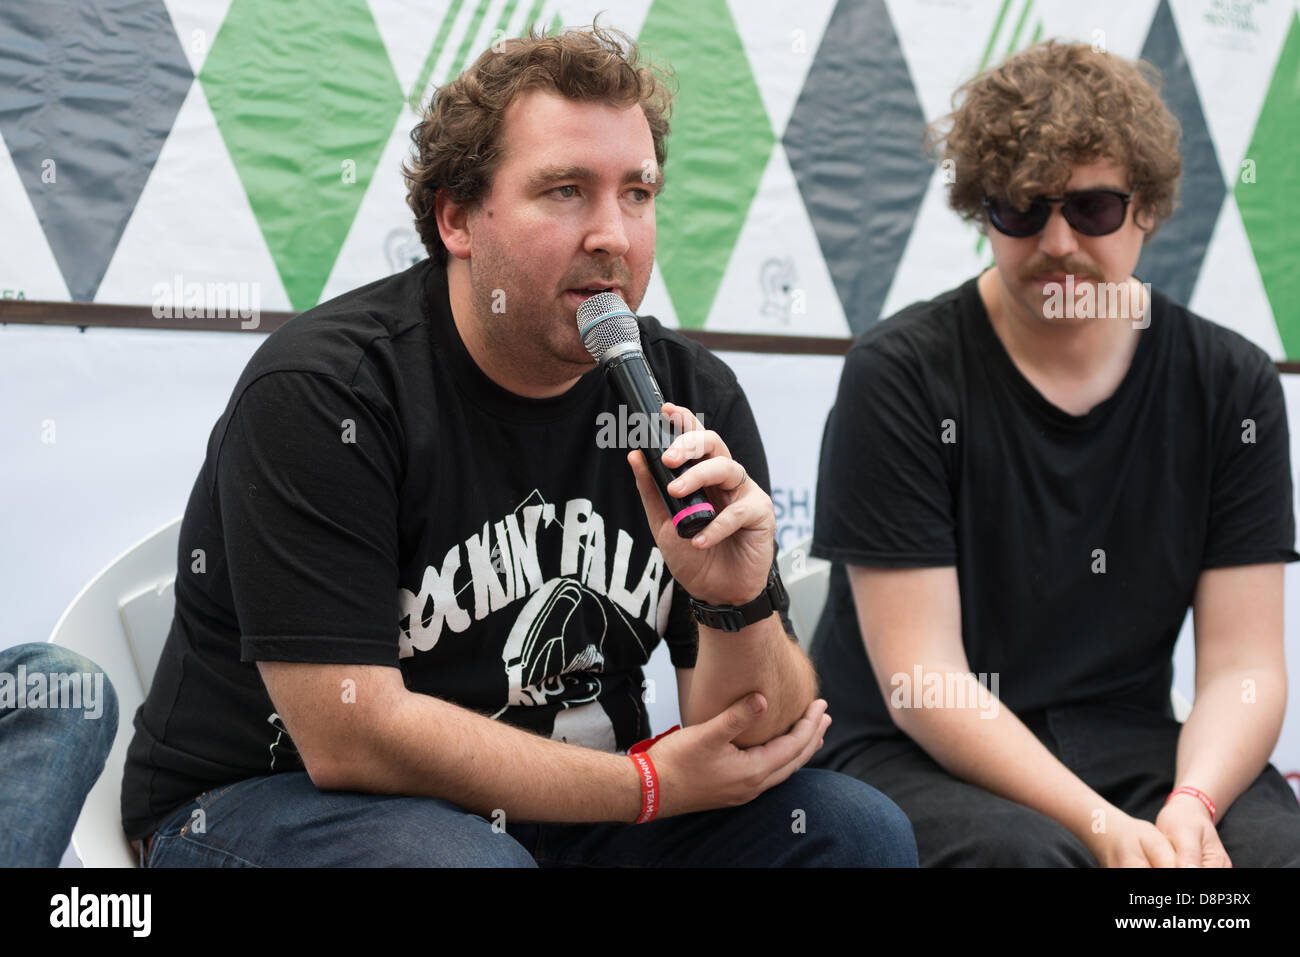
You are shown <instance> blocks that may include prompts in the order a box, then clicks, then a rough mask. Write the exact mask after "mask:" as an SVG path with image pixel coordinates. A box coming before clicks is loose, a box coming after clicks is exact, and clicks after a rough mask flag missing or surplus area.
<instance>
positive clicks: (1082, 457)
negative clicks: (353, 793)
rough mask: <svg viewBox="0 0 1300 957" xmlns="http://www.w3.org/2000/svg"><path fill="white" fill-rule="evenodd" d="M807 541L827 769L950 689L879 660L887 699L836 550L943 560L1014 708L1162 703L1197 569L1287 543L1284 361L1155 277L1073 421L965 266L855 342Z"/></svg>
mask: <svg viewBox="0 0 1300 957" xmlns="http://www.w3.org/2000/svg"><path fill="white" fill-rule="evenodd" d="M813 536H814V543H813V548H812V552H813V554H814V555H817V556H819V557H822V558H828V559H831V560H832V561H833V562H834V563H835V564H834V565H833V567H832V572H831V583H830V591H829V595H828V598H827V602H826V610H825V613H824V614H823V616H822V619H821V622H820V623H819V626H818V628H817V632H816V635H815V637H814V640H813V649H812V654H813V660H814V662H815V663H816V665H817V668H818V671H819V672H820V674H821V676H822V679H823V689H822V694H823V696H824V697H825V698H826V699H827V701H828V702H829V704H830V711H831V713H832V714H833V715H834V717H835V721H834V723H833V724H832V725H831V727H830V729H829V730H828V732H827V734H826V746H825V748H823V749H822V751H820V752H819V753H818V754H817V756H816V758H815V760H816V762H817V763H819V764H821V765H823V766H825V767H831V768H840V767H843V766H844V764H845V762H846V761H847V760H848V759H849V758H851V757H852V756H853V755H854V754H855V753H856V752H857V751H858V750H859V749H860V748H861V747H862V746H863V745H864V744H866V743H868V742H870V741H872V740H876V739H878V738H881V737H892V736H894V735H896V734H898V733H899V732H898V731H897V730H896V727H895V725H894V723H893V722H892V721H891V719H890V716H889V708H890V707H891V706H898V707H918V706H919V707H928V706H932V705H933V704H938V703H942V702H943V700H944V699H943V697H942V694H941V693H940V691H939V689H940V688H946V687H948V683H949V682H948V677H947V676H937V675H929V674H918V668H917V667H913V668H912V670H911V672H910V673H907V674H902V673H900V674H899V675H889V676H885V677H886V679H887V680H886V681H885V686H886V687H887V688H889V689H890V702H889V703H887V702H886V700H885V698H884V697H883V696H882V694H881V692H880V690H879V686H878V685H877V682H876V679H875V677H874V676H873V672H872V668H871V665H870V663H869V661H868V658H867V654H866V650H865V648H864V646H863V641H862V635H861V632H860V630H859V627H858V620H857V614H856V608H855V605H854V601H853V594H852V591H851V589H850V587H849V582H848V576H847V574H846V572H845V568H844V566H845V565H860V566H867V567H877V568H910V567H918V568H919V567H926V566H955V567H956V570H957V578H958V584H959V589H960V600H961V631H962V634H961V637H962V644H963V646H964V648H965V651H966V657H967V661H968V664H969V666H970V669H971V671H972V672H973V673H975V674H976V676H977V678H978V677H979V676H981V675H983V676H984V678H983V679H982V680H981V683H982V684H984V685H985V686H986V687H988V688H989V689H990V690H991V691H993V692H995V693H996V694H998V695H999V696H1000V699H1001V700H1002V702H1004V703H1005V704H1006V706H1007V707H1009V708H1010V709H1011V710H1012V711H1013V712H1014V713H1016V714H1030V713H1033V712H1037V711H1040V710H1043V709H1046V708H1049V707H1053V706H1063V705H1069V704H1076V703H1087V702H1109V703H1112V704H1123V705H1126V706H1131V707H1137V708H1142V709H1145V710H1153V711H1160V712H1167V711H1168V709H1169V687H1170V681H1171V678H1172V652H1173V647H1174V643H1175V640H1176V639H1177V637H1178V632H1179V629H1180V627H1181V625H1182V622H1183V618H1184V616H1185V613H1186V611H1187V607H1188V605H1189V603H1190V602H1191V600H1192V598H1193V595H1194V593H1195V589H1196V584H1197V580H1198V578H1199V576H1200V573H1201V572H1202V571H1203V570H1205V569H1208V568H1218V567H1223V566H1230V565H1247V564H1253V563H1266V562H1289V561H1294V560H1296V558H1297V557H1300V556H1297V555H1296V553H1295V551H1293V549H1292V545H1293V542H1294V538H1295V521H1294V518H1293V514H1292V498H1291V461H1290V442H1289V438H1288V430H1287V419H1286V405H1285V401H1284V399H1283V395H1282V387H1281V384H1280V382H1279V380H1278V374H1277V371H1276V369H1275V368H1274V366H1273V363H1272V362H1271V361H1270V360H1269V358H1268V356H1267V355H1266V354H1265V353H1264V352H1263V350H1261V349H1259V348H1258V347H1257V346H1255V345H1252V344H1251V343H1250V342H1248V341H1247V340H1246V339H1244V338H1242V337H1241V336H1240V335H1238V334H1237V333H1235V332H1232V331H1230V330H1228V329H1225V328H1223V327H1221V326H1218V325H1215V324H1214V323H1212V322H1208V321H1207V320H1205V319H1202V318H1200V317H1199V316H1196V315H1194V314H1193V313H1191V312H1189V311H1188V310H1186V309H1184V308H1183V307H1181V306H1179V305H1178V304H1177V303H1174V302H1172V301H1171V300H1169V299H1168V298H1166V297H1165V296H1163V295H1161V294H1160V292H1159V291H1153V293H1152V307H1151V322H1150V326H1149V328H1147V329H1145V330H1143V331H1142V333H1141V335H1140V336H1139V338H1138V346H1137V349H1136V351H1135V353H1134V356H1133V359H1132V362H1131V364H1130V367H1129V370H1128V372H1127V374H1126V375H1125V377H1124V379H1123V381H1122V382H1121V383H1120V385H1119V387H1118V388H1117V389H1116V391H1115V392H1114V394H1113V395H1111V397H1110V398H1108V399H1106V400H1105V401H1104V402H1102V403H1100V404H1099V405H1097V406H1096V407H1095V408H1093V409H1091V410H1090V411H1089V412H1087V413H1086V414H1084V415H1077V416H1076V415H1070V414H1068V413H1066V412H1065V411H1063V410H1062V409H1060V408H1058V407H1057V406H1055V405H1053V404H1052V403H1051V402H1049V401H1048V400H1047V399H1046V398H1045V397H1044V396H1043V395H1042V394H1041V393H1039V392H1038V390H1037V389H1035V388H1034V386H1033V385H1032V384H1031V383H1030V382H1029V380H1028V379H1026V378H1025V377H1024V375H1022V374H1021V373H1020V371H1019V370H1018V369H1017V368H1016V366H1015V363H1014V362H1013V361H1012V360H1011V357H1010V356H1009V355H1008V354H1007V352H1006V349H1005V348H1004V347H1003V346H1002V343H1001V340H999V339H998V337H997V333H996V332H995V331H994V330H993V327H992V326H991V325H990V323H989V319H988V314H987V312H986V311H985V309H984V305H983V302H982V301H981V299H980V295H979V289H978V286H977V280H975V279H971V280H970V281H968V282H966V283H965V284H963V285H962V286H961V287H959V288H957V289H954V290H952V291H950V292H947V293H945V294H944V295H942V296H939V297H938V298H936V299H934V300H931V301H929V302H922V303H917V304H915V305H913V306H910V307H908V308H907V309H904V310H903V311H902V312H901V313H899V314H898V315H897V316H894V317H893V318H890V319H887V320H885V321H884V322H881V323H878V324H877V325H875V326H874V327H872V328H871V329H869V330H867V331H866V332H865V333H863V334H862V335H861V336H860V337H859V338H858V339H857V341H856V342H855V343H854V345H853V347H852V348H851V349H850V351H849V353H848V355H847V357H846V359H845V363H844V370H843V374H842V377H841V380H840V386H839V393H838V396H837V398H836V401H835V406H834V408H833V410H832V412H831V415H830V418H829V419H828V421H827V426H826V433H825V437H824V439H823V443H822V456H821V465H820V471H819V477H818V485H817V514H816V516H815V519H814V532H813ZM945 693H946V692H945ZM927 696H928V697H927ZM954 700H955V696H954ZM969 704H974V702H969ZM949 706H951V703H950V704H949Z"/></svg>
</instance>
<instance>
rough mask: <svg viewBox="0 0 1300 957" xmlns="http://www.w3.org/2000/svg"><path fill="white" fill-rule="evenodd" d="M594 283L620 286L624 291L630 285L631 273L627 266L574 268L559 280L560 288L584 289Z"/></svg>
mask: <svg viewBox="0 0 1300 957" xmlns="http://www.w3.org/2000/svg"><path fill="white" fill-rule="evenodd" d="M596 285H610V286H621V287H622V288H623V290H624V291H626V290H627V288H628V287H629V286H631V285H632V274H631V272H630V271H629V270H628V269H627V267H625V266H623V267H614V268H612V269H611V268H606V269H592V268H590V267H588V268H586V269H575V270H574V271H572V272H570V273H566V274H565V276H564V278H563V279H561V280H560V288H561V289H586V288H589V287H591V286H596Z"/></svg>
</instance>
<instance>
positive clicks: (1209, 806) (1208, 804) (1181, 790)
mask: <svg viewBox="0 0 1300 957" xmlns="http://www.w3.org/2000/svg"><path fill="white" fill-rule="evenodd" d="M1175 794H1190V795H1191V796H1192V797H1194V798H1196V800H1198V801H1200V802H1201V803H1202V804H1204V805H1205V810H1207V811H1209V812H1210V823H1211V824H1213V823H1214V819H1215V818H1216V817H1217V816H1218V815H1217V813H1216V812H1215V810H1214V802H1213V801H1211V800H1210V796H1209V795H1208V794H1206V793H1205V792H1204V791H1201V790H1198V789H1197V788H1194V787H1191V786H1189V785H1186V784H1184V785H1183V786H1182V787H1178V788H1174V789H1173V790H1172V791H1170V792H1169V797H1167V798H1165V803H1166V804H1168V803H1169V802H1170V801H1172V800H1173V798H1174V795H1175Z"/></svg>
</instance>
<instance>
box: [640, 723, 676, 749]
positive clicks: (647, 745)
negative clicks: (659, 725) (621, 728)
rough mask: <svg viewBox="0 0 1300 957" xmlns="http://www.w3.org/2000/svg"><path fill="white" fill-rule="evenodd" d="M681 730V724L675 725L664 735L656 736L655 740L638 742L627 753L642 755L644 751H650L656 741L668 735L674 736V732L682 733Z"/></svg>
mask: <svg viewBox="0 0 1300 957" xmlns="http://www.w3.org/2000/svg"><path fill="white" fill-rule="evenodd" d="M681 729H682V726H681V725H680V724H675V725H673V726H672V727H671V728H669V729H668V730H667V731H665V732H664V733H663V734H656V735H655V736H654V737H653V738H646V739H645V740H644V741H638V742H637V743H636V744H634V745H632V747H630V748H628V749H627V753H628V754H640V753H641V752H642V751H649V750H650V745H652V744H654V743H655V742H656V741H659V740H661V739H663V738H666V737H668V735H670V734H672V733H673V732H674V731H680V730H681Z"/></svg>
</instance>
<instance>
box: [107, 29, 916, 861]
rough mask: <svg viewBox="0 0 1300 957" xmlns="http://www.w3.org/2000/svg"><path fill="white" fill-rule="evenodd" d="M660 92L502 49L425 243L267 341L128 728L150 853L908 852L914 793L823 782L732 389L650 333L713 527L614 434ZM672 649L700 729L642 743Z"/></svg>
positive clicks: (615, 64) (563, 52) (130, 811)
mask: <svg viewBox="0 0 1300 957" xmlns="http://www.w3.org/2000/svg"><path fill="white" fill-rule="evenodd" d="M668 106H669V94H668V92H667V89H666V87H665V81H664V78H663V77H662V75H656V73H655V72H654V71H652V70H651V69H649V68H645V67H642V66H640V65H639V63H638V56H637V52H636V49H635V46H634V45H633V44H632V43H631V41H630V40H628V39H627V38H626V37H623V36H622V35H621V34H616V33H612V32H606V31H602V30H600V29H597V28H593V29H591V30H587V31H570V32H566V33H563V34H561V35H558V36H552V37H536V36H534V37H531V38H528V39H522V40H510V41H507V42H505V43H503V44H500V45H499V46H498V47H497V48H496V49H494V50H489V51H487V52H485V53H484V54H483V55H482V56H481V57H480V58H479V59H478V60H477V61H476V62H475V63H474V64H473V65H472V66H471V67H470V68H469V69H468V70H467V71H466V72H465V73H464V74H462V75H461V76H460V77H458V78H457V79H455V80H454V81H452V82H451V83H449V84H448V85H446V86H445V87H443V88H441V89H439V90H438V91H437V93H436V94H435V95H434V97H433V99H432V101H431V103H430V104H429V107H428V109H427V112H426V114H425V116H424V119H423V122H422V123H421V124H420V125H419V126H417V127H416V129H415V131H414V133H413V135H412V139H413V141H414V145H415V150H414V156H413V158H412V160H411V162H410V165H409V166H408V168H407V170H406V172H407V177H408V181H409V187H410V189H409V196H408V201H409V203H410V205H411V207H412V210H413V211H414V213H415V218H416V226H417V228H418V230H419V232H420V235H421V238H422V240H423V242H424V244H425V246H426V248H427V249H428V250H429V253H430V259H428V260H426V261H424V262H421V263H419V264H417V265H415V266H413V267H412V268H410V269H409V270H407V271H405V272H403V273H400V274H397V275H395V276H392V277H389V278H387V279H384V280H380V281H379V282H376V283H372V284H371V285H368V286H365V287H363V288H361V289H358V290H355V291H353V292H351V293H348V294H346V295H344V296H341V297H339V298H338V299H335V300H333V301H332V302H329V303H325V304H323V305H321V306H318V307H316V308H314V309H312V310H310V311H309V312H307V313H304V314H303V315H301V316H299V317H297V318H295V319H294V320H293V321H291V322H290V323H288V324H286V325H285V326H284V327H282V328H281V329H280V330H278V331H277V332H276V333H274V334H273V335H272V336H270V337H269V338H268V340H267V341H266V343H265V344H264V345H263V346H262V347H261V348H260V349H259V350H258V352H257V354H256V355H255V356H254V357H253V359H252V360H251V361H250V363H249V365H248V367H247V369H246V370H245V371H244V373H243V375H242V377H241V378H240V380H239V382H238V384H237V385H236V387H235V391H234V394H233V395H232V397H231V400H230V404H229V406H228V407H227V409H226V412H225V414H224V415H223V416H222V417H221V419H220V420H219V421H218V423H217V425H216V428H215V429H214V431H213V433H212V437H211V440H210V443H209V447H208V456H207V460H206V462H205V464H204V467H203V471H202V473H201V475H200V476H199V480H198V481H197V483H196V484H195V487H194V492H193V494H192V497H191V499H190V502H189V506H188V508H187V510H186V515H185V520H184V523H183V526H182V530H181V542H180V557H181V562H180V568H179V574H178V578H177V582H176V614H175V619H174V622H173V626H172V630H171V633H170V635H169V637H168V641H167V645H166V648H165V650H164V653H163V656H162V660H161V662H160V664H159V667H158V672H157V677H156V678H155V680H154V683H153V687H152V689H151V691H150V694H149V697H148V699H147V700H146V701H145V703H144V705H143V706H142V707H141V709H140V711H139V712H138V713H137V715H136V719H135V738H134V740H133V741H132V744H131V747H130V752H129V757H128V766H127V772H126V778H125V781H124V786H123V820H124V825H125V828H126V831H127V836H128V837H130V838H132V839H135V840H138V841H142V846H141V847H140V850H141V852H142V855H143V856H144V858H145V860H146V862H147V863H148V864H149V865H150V866H176V865H194V864H214V865H231V864H234V865H240V864H245V865H249V864H251V865H257V866H277V865H307V866H313V865H323V866H338V865H386V866H444V865H452V866H473V865H493V866H533V865H534V864H535V863H541V864H567V865H589V866H591V865H594V866H600V865H609V866H615V865H618V866H629V865H630V866H640V865H696V864H699V865H731V864H738V865H770V864H782V865H805V866H827V865H851V866H853V865H886V866H888V865H912V864H914V863H915V860H916V850H915V845H914V842H913V839H912V834H911V828H910V826H909V825H908V823H907V820H906V818H904V817H903V815H902V814H901V812H900V811H899V810H898V809H897V808H896V807H895V806H894V805H893V804H892V803H891V802H890V801H889V800H888V799H886V798H884V797H883V796H882V795H881V794H879V792H877V791H875V790H873V789H872V788H870V787H869V786H867V785H865V784H862V783H860V782H858V781H854V780H852V779H850V778H847V777H844V776H841V775H838V774H833V773H831V772H822V771H813V770H801V769H802V767H803V765H804V764H805V762H807V761H808V760H809V758H810V757H811V756H812V755H813V753H814V751H815V750H816V749H817V748H818V747H819V745H820V744H821V741H822V737H823V734H824V732H825V730H826V728H827V726H828V723H829V718H828V717H827V716H826V714H825V710H826V706H825V702H824V701H821V700H818V699H816V698H815V695H816V682H815V676H814V673H813V671H812V668H811V666H810V664H809V662H808V660H807V658H806V656H805V655H804V654H803V653H802V652H801V651H800V649H799V647H798V644H797V643H796V642H795V641H794V640H793V639H792V638H791V637H790V636H789V635H788V634H787V632H786V630H785V628H784V627H783V624H782V615H783V613H784V604H785V599H784V593H783V590H782V588H781V586H780V583H779V580H778V579H777V578H776V577H775V575H774V574H773V573H772V566H773V556H774V544H773V533H774V526H775V522H774V517H773V509H772V503H771V500H770V498H769V497H768V495H767V492H766V487H767V485H768V475H767V467H766V461H765V458H764V455H763V449H762V445H761V443H760V441H759V437H758V431H757V428H756V426H755V423H754V420H753V416H752V413H751V412H750V409H749V405H748V403H747V401H746V399H745V396H744V394H743V393H742V391H741V389H740V387H739V385H738V384H737V382H736V379H735V376H734V375H733V374H732V373H731V371H730V370H729V369H728V368H727V367H726V366H725V365H724V364H723V363H722V362H721V361H719V360H718V359H716V358H715V357H714V356H712V355H711V354H710V353H709V352H708V351H707V350H705V349H704V348H702V347H701V346H699V345H698V344H695V343H692V342H690V341H688V340H686V339H685V338H683V337H681V336H679V335H677V334H675V333H673V332H670V331H668V330H665V329H663V328H662V327H661V326H660V325H659V324H658V323H657V322H656V321H655V320H653V319H650V318H641V319H639V320H637V321H636V329H635V333H636V336H637V338H638V339H639V348H640V349H641V350H643V352H644V355H645V357H646V361H647V363H648V365H649V367H650V368H651V369H652V370H653V375H654V378H655V380H656V381H657V383H658V385H659V386H660V388H661V389H662V394H663V396H665V397H666V398H667V399H669V400H670V401H672V402H673V403H676V404H675V405H669V406H666V407H665V410H666V411H667V412H668V413H669V414H670V415H671V416H672V421H673V422H674V424H675V425H676V426H677V427H678V429H679V430H682V431H684V432H685V434H683V435H681V436H680V437H679V438H678V439H677V440H676V441H674V442H673V443H672V444H671V447H669V448H668V449H667V452H666V454H665V455H664V456H663V462H664V464H665V465H666V466H667V467H668V468H669V469H672V470H676V471H677V472H679V473H680V474H679V475H678V477H676V478H674V479H673V483H674V485H673V487H670V488H668V489H667V492H668V493H669V494H670V495H672V496H675V497H676V498H680V499H689V498H690V497H691V496H692V495H694V494H696V493H699V492H701V491H702V492H703V493H704V494H705V495H706V496H707V499H708V501H709V502H710V503H711V504H712V505H713V507H714V509H715V512H716V516H715V517H714V518H713V520H712V521H709V522H708V523H707V524H705V525H704V527H703V529H702V531H699V532H696V533H693V537H690V538H683V537H681V536H680V535H679V534H678V532H677V529H676V528H675V527H674V524H673V517H672V516H670V515H669V514H668V511H667V509H666V508H665V504H664V500H663V499H662V497H661V496H660V492H659V490H658V489H657V488H656V487H655V483H654V480H653V479H652V477H651V475H650V472H649V470H648V469H647V467H646V464H645V461H644V459H643V458H642V456H641V453H639V452H635V451H631V450H629V449H627V448H608V447H602V445H601V444H598V443H597V441H596V435H597V420H598V418H599V417H600V416H601V415H602V414H607V413H608V412H609V411H611V410H614V409H615V408H616V407H617V404H618V401H619V400H618V398H617V396H616V393H615V392H614V391H613V389H612V388H611V385H610V383H609V381H608V380H607V378H606V376H605V374H604V370H602V369H599V368H597V367H596V366H595V363H594V361H593V359H592V356H591V354H590V353H589V352H588V351H587V349H586V348H585V347H584V344H583V341H582V339H581V338H580V337H579V334H578V326H577V312H578V309H579V307H580V306H581V305H582V304H583V303H584V302H585V301H586V300H587V299H589V298H590V297H592V296H593V295H596V294H600V293H604V294H608V295H611V296H617V297H618V298H619V299H621V300H623V301H624V302H626V304H627V305H628V306H629V307H630V308H631V309H632V310H634V309H635V308H636V307H637V306H638V305H639V304H640V302H641V300H642V297H643V296H644V294H645V290H646V286H647V283H648V282H649V278H650V271H651V266H652V263H653V260H654V249H655V197H656V195H657V193H658V192H659V190H660V189H661V188H662V186H663V182H664V180H663V175H662V172H661V170H662V167H663V163H664V159H665V139H666V137H667V133H668V122H667V113H668ZM697 414H698V418H697ZM700 422H704V423H707V424H708V425H709V426H710V428H709V429H707V430H705V429H701V428H698V426H699V424H700ZM196 554H202V555H203V556H204V561H203V562H202V563H197V562H194V561H193V556H194V555H196ZM195 569H202V570H201V571H196V570H195ZM661 639H662V640H664V641H667V643H668V646H669V650H670V653H671V658H672V662H673V665H674V666H675V668H676V672H677V681H678V692H679V698H680V702H681V715H682V725H683V727H682V728H681V729H680V730H677V731H675V732H673V733H670V734H668V735H666V736H663V737H661V738H660V739H658V740H656V741H654V742H647V741H646V739H647V738H648V736H649V726H648V722H647V716H646V708H645V704H644V700H643V695H644V694H645V691H646V689H645V688H644V685H643V677H642V670H641V669H642V666H643V665H644V664H645V663H646V661H647V660H648V659H649V657H650V654H651V652H652V650H653V649H654V647H655V646H656V645H657V643H658V642H659V641H660V640H661ZM629 751H630V752H632V753H630V754H629V753H627V752H629ZM634 824H635V826H634Z"/></svg>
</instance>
